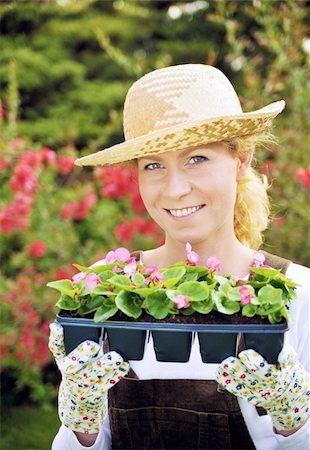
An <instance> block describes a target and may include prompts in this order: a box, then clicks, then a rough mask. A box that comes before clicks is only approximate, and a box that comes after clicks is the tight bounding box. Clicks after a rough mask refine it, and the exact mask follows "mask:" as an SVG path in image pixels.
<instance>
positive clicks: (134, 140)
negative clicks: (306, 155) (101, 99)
mask: <svg viewBox="0 0 310 450" xmlns="http://www.w3.org/2000/svg"><path fill="white" fill-rule="evenodd" d="M284 107H285V102H284V100H281V101H278V102H275V103H271V104H269V105H267V106H265V107H264V108H261V109H258V110H256V111H253V112H246V113H244V112H243V111H242V108H241V105H240V101H239V99H238V96H237V94H236V91H235V90H234V88H233V86H232V84H231V83H230V81H229V80H228V78H227V77H226V76H225V75H224V74H223V73H222V72H221V71H220V70H219V69H216V68H215V67H212V66H207V65H203V64H184V65H177V66H171V67H166V68H164V69H158V70H154V71H153V72H150V73H148V74H146V75H144V76H143V77H142V78H140V79H139V80H138V81H136V82H135V83H134V84H133V85H132V87H131V88H130V89H129V91H128V94H127V97H126V100H125V104H124V135H125V142H122V143H120V144H117V145H113V146H112V147H108V148H106V149H104V150H101V151H98V152H96V153H92V154H90V155H88V156H84V157H82V158H79V159H77V160H76V161H75V164H76V165H78V166H96V165H103V166H105V165H111V164H115V163H120V162H124V161H129V160H132V159H135V158H140V157H141V156H147V155H154V154H158V153H164V152H168V151H176V150H179V149H184V148H187V147H192V146H198V145H202V144H209V143H212V142H217V141H223V140H229V139H232V138H234V137H237V136H246V135H251V134H256V133H260V132H263V131H264V130H266V129H268V128H269V127H270V126H271V123H272V120H273V119H274V118H275V117H276V116H277V115H278V114H279V113H280V112H281V111H282V110H283V109H284Z"/></svg>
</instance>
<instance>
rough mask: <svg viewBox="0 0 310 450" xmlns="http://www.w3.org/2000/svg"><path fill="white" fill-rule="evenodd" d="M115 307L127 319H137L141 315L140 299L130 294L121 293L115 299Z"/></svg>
mask: <svg viewBox="0 0 310 450" xmlns="http://www.w3.org/2000/svg"><path fill="white" fill-rule="evenodd" d="M115 303H116V306H117V307H118V308H119V309H120V310H121V311H123V313H124V314H126V315H127V316H129V317H133V318H134V319H138V317H140V316H141V314H142V308H141V304H142V301H141V299H140V298H139V297H138V296H137V295H136V294H133V293H132V292H127V291H121V292H119V293H118V294H117V296H116V297H115Z"/></svg>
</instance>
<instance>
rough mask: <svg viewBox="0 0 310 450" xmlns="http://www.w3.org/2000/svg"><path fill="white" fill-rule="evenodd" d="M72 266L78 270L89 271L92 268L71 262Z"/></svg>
mask: <svg viewBox="0 0 310 450" xmlns="http://www.w3.org/2000/svg"><path fill="white" fill-rule="evenodd" d="M72 266H73V267H76V268H77V269H78V270H79V271H80V272H90V271H91V270H92V269H90V268H89V267H85V266H81V265H80V264H72Z"/></svg>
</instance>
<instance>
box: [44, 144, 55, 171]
mask: <svg viewBox="0 0 310 450" xmlns="http://www.w3.org/2000/svg"><path fill="white" fill-rule="evenodd" d="M41 155H42V161H43V162H45V163H46V164H48V165H49V166H55V165H56V162H57V155H56V152H54V150H51V149H50V148H49V147H43V148H42V149H41Z"/></svg>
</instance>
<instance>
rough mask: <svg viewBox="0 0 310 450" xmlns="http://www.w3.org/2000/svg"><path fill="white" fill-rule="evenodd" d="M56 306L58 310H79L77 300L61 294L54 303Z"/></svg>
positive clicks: (79, 304)
mask: <svg viewBox="0 0 310 450" xmlns="http://www.w3.org/2000/svg"><path fill="white" fill-rule="evenodd" d="M56 306H57V307H58V308H60V309H65V310H67V311H73V310H75V309H79V307H80V306H81V303H80V301H79V300H77V299H74V298H72V297H69V295H66V294H63V295H62V296H61V297H60V298H59V300H58V302H57V303H56Z"/></svg>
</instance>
